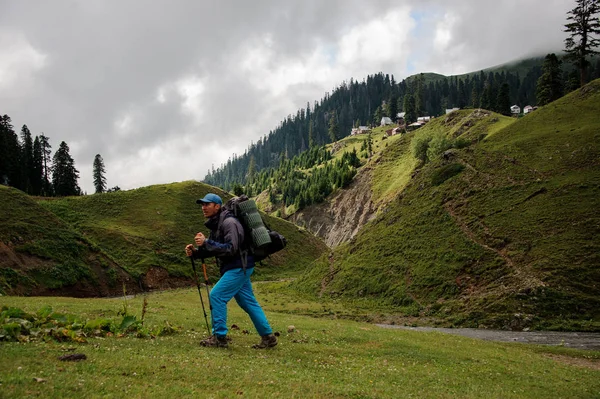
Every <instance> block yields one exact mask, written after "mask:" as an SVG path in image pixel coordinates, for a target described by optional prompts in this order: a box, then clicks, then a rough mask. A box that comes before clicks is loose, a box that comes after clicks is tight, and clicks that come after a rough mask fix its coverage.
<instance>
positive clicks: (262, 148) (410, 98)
mask: <svg viewBox="0 0 600 399" xmlns="http://www.w3.org/2000/svg"><path fill="white" fill-rule="evenodd" d="M557 60H558V57H557ZM547 64H548V61H547V59H544V61H543V64H542V60H541V59H540V60H536V62H535V64H534V65H532V66H530V67H529V69H528V70H527V72H526V73H525V74H524V75H522V74H521V72H519V71H514V72H512V71H510V70H501V71H488V72H485V71H480V72H478V73H473V74H468V75H464V76H461V77H458V76H452V77H444V76H440V75H435V76H431V75H425V74H420V75H417V76H413V77H410V78H407V79H405V80H403V81H401V82H396V81H395V80H394V77H393V75H392V76H389V75H387V74H386V75H384V74H383V73H378V74H376V75H371V76H368V77H367V79H365V80H363V81H362V82H358V81H355V80H353V79H351V80H350V82H349V83H346V82H343V83H342V84H341V85H340V86H339V87H338V88H336V89H335V90H334V91H333V92H332V93H331V94H329V93H327V94H326V95H325V97H324V98H322V99H321V100H320V101H319V102H315V103H314V104H313V105H312V106H311V105H310V104H307V106H306V108H304V109H300V110H298V112H297V113H296V115H295V116H292V115H288V117H287V118H286V119H284V120H283V121H282V122H281V123H280V125H279V126H278V127H277V128H276V129H274V130H272V131H270V132H269V134H268V135H266V136H264V137H262V138H261V139H259V140H258V142H257V143H251V145H250V146H249V148H248V149H247V150H246V151H245V152H244V154H243V155H237V154H233V156H232V157H231V158H229V159H228V160H227V162H226V163H225V164H222V165H221V166H220V167H219V168H216V169H215V168H214V166H213V168H212V169H211V170H209V171H208V172H207V174H206V176H205V178H204V182H206V183H208V184H211V185H215V186H220V187H222V188H224V189H226V190H231V189H232V187H233V185H234V184H238V185H246V183H247V176H248V173H247V172H248V170H249V167H250V162H251V160H252V162H253V166H252V167H253V168H254V169H256V170H262V169H266V168H276V167H277V166H278V165H279V164H280V163H281V161H282V160H285V159H290V158H292V157H294V156H295V155H297V154H300V153H302V152H304V151H306V150H307V149H309V148H312V147H313V146H322V145H324V144H327V143H332V142H335V141H337V140H340V139H341V138H343V137H345V136H347V135H349V134H350V131H351V129H352V127H355V126H358V125H367V126H369V125H371V126H372V125H379V122H380V120H381V118H382V117H384V116H388V117H390V118H392V120H395V117H396V115H397V113H399V112H405V113H406V115H405V117H404V118H405V120H406V122H407V123H412V122H414V121H416V119H417V117H419V116H439V115H443V114H444V113H445V109H447V108H455V107H456V108H470V107H471V108H484V109H487V110H491V111H495V112H498V113H501V114H504V115H510V106H511V105H512V104H519V105H520V106H521V107H523V106H525V105H532V106H535V105H543V104H545V103H546V101H547V96H546V95H544V94H543V93H542V91H541V90H540V89H539V88H538V82H539V80H540V78H542V76H544V75H545V74H547V73H548V72H549V69H548V68H549V67H548V65H547ZM550 73H553V74H555V75H553V76H555V77H556V79H558V80H560V82H561V83H560V86H561V89H560V95H563V94H566V93H568V92H570V91H572V90H575V89H576V88H578V87H579V77H578V76H579V75H578V71H577V70H576V69H574V68H572V67H567V68H565V69H564V71H563V70H562V69H559V70H558V72H556V71H554V72H550ZM556 73H558V75H556ZM585 76H586V77H587V78H588V79H596V78H598V77H600V60H596V62H595V64H594V65H590V67H589V68H588V69H587V71H586V75H585ZM538 97H539V98H538ZM552 98H555V97H554V96H553V97H552Z"/></svg>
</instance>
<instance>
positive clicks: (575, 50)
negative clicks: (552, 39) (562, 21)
mask: <svg viewBox="0 0 600 399" xmlns="http://www.w3.org/2000/svg"><path fill="white" fill-rule="evenodd" d="M575 2H576V3H577V6H576V7H575V8H573V9H572V10H571V11H569V12H567V15H569V16H568V17H567V20H568V21H571V22H569V23H567V24H566V25H565V32H567V33H570V36H569V37H568V38H567V39H565V51H566V52H567V55H566V59H568V60H570V61H572V62H573V65H575V66H576V67H577V69H578V70H579V77H580V86H583V85H584V84H585V83H586V70H587V67H588V65H589V64H590V62H589V61H588V56H590V55H593V54H598V51H596V50H594V49H595V48H596V47H598V45H600V39H599V38H598V37H596V35H600V19H599V18H598V15H597V14H599V13H600V0H576V1H575Z"/></svg>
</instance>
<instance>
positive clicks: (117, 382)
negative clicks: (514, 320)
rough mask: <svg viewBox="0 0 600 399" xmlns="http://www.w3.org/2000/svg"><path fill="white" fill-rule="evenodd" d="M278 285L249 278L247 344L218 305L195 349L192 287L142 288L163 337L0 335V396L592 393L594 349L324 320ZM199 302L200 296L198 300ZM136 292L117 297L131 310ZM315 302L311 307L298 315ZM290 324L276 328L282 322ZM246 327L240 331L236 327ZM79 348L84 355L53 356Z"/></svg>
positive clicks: (115, 308)
mask: <svg viewBox="0 0 600 399" xmlns="http://www.w3.org/2000/svg"><path fill="white" fill-rule="evenodd" d="M281 284H282V283H276V284H275V283H273V284H271V283H261V284H255V291H256V292H257V297H258V299H259V301H260V302H261V304H262V305H263V307H264V309H265V311H266V312H267V316H268V318H269V321H270V323H271V325H272V326H273V329H274V330H275V331H277V332H280V337H279V345H278V346H277V347H276V348H274V349H270V350H263V351H257V350H255V349H252V348H251V345H252V344H253V343H256V342H257V341H258V339H259V338H258V336H257V335H256V332H255V331H254V329H253V327H252V324H251V322H250V320H249V318H248V317H247V315H246V314H245V313H243V311H242V310H241V309H240V308H239V307H238V306H237V305H236V304H230V308H229V319H228V325H230V326H231V325H232V324H236V325H237V326H239V328H240V329H239V330H232V331H231V333H230V336H231V337H232V339H233V341H232V343H231V344H230V347H229V348H228V349H214V348H204V347H201V346H199V344H198V342H199V340H200V339H201V338H203V337H204V336H205V335H206V326H205V324H204V319H203V316H202V310H201V306H200V300H199V297H198V292H197V290H195V289H179V290H173V291H164V292H157V293H152V294H148V295H147V296H146V300H147V303H148V306H147V310H146V317H145V323H146V324H147V325H149V326H151V325H161V324H163V323H164V321H165V320H168V321H169V323H170V324H171V325H173V326H176V327H177V328H178V332H177V333H175V334H173V335H169V336H164V337H163V336H159V337H157V338H155V339H150V338H145V339H142V338H131V337H123V338H116V337H115V336H113V337H106V338H88V339H87V342H86V343H74V342H55V341H49V342H41V341H37V342H29V343H19V342H2V343H0V397H3V398H9V397H19V398H30V397H31V398H33V397H44V398H75V397H78V398H79V397H90V398H95V397H130V398H158V397H200V398H233V397H240V398H265V397H289V398H324V397H328V398H396V397H407V398H409V397H418V398H457V397H460V398H542V397H553V398H594V397H598V395H600V368H599V365H600V363H599V362H600V353H599V352H588V351H585V352H584V351H578V350H572V349H566V348H560V347H554V348H553V347H545V346H533V345H523V344H507V343H490V342H485V341H478V340H474V339H469V338H463V337H457V336H451V335H447V334H441V333H423V332H416V331H404V330H389V329H383V328H379V327H377V326H374V325H372V324H368V323H361V322H355V321H350V320H345V319H338V318H336V312H337V309H335V308H331V307H330V306H329V305H327V304H324V303H320V302H316V301H311V300H307V299H298V297H290V296H288V295H286V294H285V293H283V294H282V293H281V290H280V288H278V286H281ZM204 299H205V300H206V298H204ZM143 300H144V297H143V296H137V297H135V298H133V299H128V300H127V306H128V309H129V311H130V313H131V314H134V315H137V316H138V317H139V316H140V313H141V309H142V303H143ZM124 301H125V299H123V298H113V299H74V298H61V297H56V298H44V297H29V298H24V297H6V296H4V297H1V298H0V305H1V306H9V307H19V308H21V309H23V310H26V311H29V312H35V311H37V310H38V309H40V308H42V307H43V306H45V305H51V306H52V307H53V309H54V310H55V311H57V312H62V313H67V314H76V315H78V316H79V317H82V318H86V319H95V318H98V317H104V318H115V319H118V318H119V315H118V312H119V310H120V309H122V307H123V304H124ZM307 311H312V312H314V314H318V313H319V312H322V314H321V315H320V317H309V316H306V315H302V314H300V313H305V312H307ZM290 325H293V326H295V331H293V332H290V333H288V326H290ZM243 330H249V332H250V334H244V333H243ZM68 353H83V354H85V355H86V356H87V360H82V361H79V362H63V361H60V360H58V357H59V356H62V355H64V354H68Z"/></svg>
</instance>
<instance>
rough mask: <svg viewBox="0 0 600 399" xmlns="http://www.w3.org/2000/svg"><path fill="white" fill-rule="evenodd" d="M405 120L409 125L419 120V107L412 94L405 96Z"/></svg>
mask: <svg viewBox="0 0 600 399" xmlns="http://www.w3.org/2000/svg"><path fill="white" fill-rule="evenodd" d="M403 108H404V112H406V114H405V115H404V120H405V121H406V124H407V125H410V124H411V123H413V122H416V121H417V107H416V105H415V98H414V96H413V95H411V94H407V95H405V96H404V107H403Z"/></svg>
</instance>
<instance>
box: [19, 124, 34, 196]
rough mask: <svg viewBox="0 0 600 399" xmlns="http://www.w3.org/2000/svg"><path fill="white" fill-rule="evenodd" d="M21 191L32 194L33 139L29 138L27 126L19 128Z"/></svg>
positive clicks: (29, 133) (29, 132)
mask: <svg viewBox="0 0 600 399" xmlns="http://www.w3.org/2000/svg"><path fill="white" fill-rule="evenodd" d="M20 160H21V165H20V169H21V187H19V188H20V189H21V190H23V191H25V192H26V193H27V194H32V191H33V188H32V185H31V183H32V178H33V176H34V170H33V139H32V137H31V131H29V128H28V127H27V125H23V127H22V128H21V159H20Z"/></svg>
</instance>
